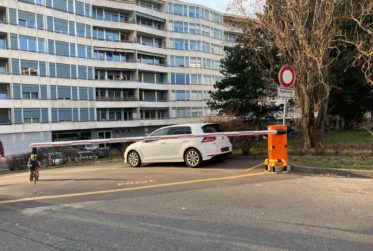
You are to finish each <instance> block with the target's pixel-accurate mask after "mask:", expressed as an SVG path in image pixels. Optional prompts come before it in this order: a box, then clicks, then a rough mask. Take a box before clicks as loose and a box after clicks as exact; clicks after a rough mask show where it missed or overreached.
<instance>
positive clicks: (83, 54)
mask: <svg viewBox="0 0 373 251" xmlns="http://www.w3.org/2000/svg"><path fill="white" fill-rule="evenodd" d="M78 57H80V58H86V47H85V46H84V45H80V44H78Z"/></svg>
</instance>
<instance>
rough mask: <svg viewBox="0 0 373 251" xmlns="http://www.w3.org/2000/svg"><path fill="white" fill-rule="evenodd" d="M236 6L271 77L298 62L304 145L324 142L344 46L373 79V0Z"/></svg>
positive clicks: (278, 0)
mask: <svg viewBox="0 0 373 251" xmlns="http://www.w3.org/2000/svg"><path fill="white" fill-rule="evenodd" d="M231 10H233V11H235V12H236V13H238V14H239V15H241V16H242V15H243V16H245V17H246V18H247V22H245V25H244V34H245V38H246V40H247V43H248V44H249V46H253V48H255V50H256V51H257V55H256V57H255V58H253V60H254V61H255V63H256V64H257V65H258V67H261V69H262V70H263V71H265V72H266V73H267V74H266V75H267V78H268V82H269V83H273V78H274V76H276V73H277V72H278V70H279V67H280V66H281V65H285V64H288V65H292V66H294V67H295V69H296V72H297V82H296V86H295V93H296V100H295V101H296V105H297V106H298V107H299V108H300V110H301V114H302V118H301V119H300V121H299V127H300V129H301V131H302V135H303V142H304V146H305V147H321V146H322V144H323V138H324V132H325V125H326V120H327V108H328V99H329V95H330V91H331V89H332V88H333V86H332V85H331V84H330V83H329V77H330V76H329V75H330V72H329V66H330V65H331V63H332V62H333V60H335V59H336V58H337V55H338V51H339V48H340V46H342V45H346V46H353V47H354V49H355V51H356V55H355V60H354V63H355V64H358V65H361V66H362V67H361V70H362V71H363V72H364V74H365V77H366V79H367V81H368V82H369V83H371V84H373V78H372V77H373V61H372V60H373V33H372V32H373V18H372V16H373V1H372V0H361V1H355V0H267V1H264V0H263V1H260V0H256V1H255V0H233V2H232V5H231ZM345 23H348V24H349V27H350V28H349V29H348V30H346V29H344V24H345ZM351 27H354V28H353V29H351ZM341 70H344V69H341Z"/></svg>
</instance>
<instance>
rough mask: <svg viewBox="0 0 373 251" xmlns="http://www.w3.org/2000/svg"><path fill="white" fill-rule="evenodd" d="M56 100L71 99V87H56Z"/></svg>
mask: <svg viewBox="0 0 373 251" xmlns="http://www.w3.org/2000/svg"><path fill="white" fill-rule="evenodd" d="M57 98H58V99H67V100H69V99H71V87H70V86H58V97H57Z"/></svg>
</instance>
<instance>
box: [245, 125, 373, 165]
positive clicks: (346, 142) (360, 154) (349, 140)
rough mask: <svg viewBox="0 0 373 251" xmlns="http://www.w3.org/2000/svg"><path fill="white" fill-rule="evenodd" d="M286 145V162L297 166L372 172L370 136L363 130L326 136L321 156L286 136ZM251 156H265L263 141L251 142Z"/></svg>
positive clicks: (371, 138)
mask: <svg viewBox="0 0 373 251" xmlns="http://www.w3.org/2000/svg"><path fill="white" fill-rule="evenodd" d="M288 146H289V158H290V161H291V162H293V163H297V164H300V165H305V166H314V167H329V168H349V169H368V170H373V137H372V136H371V135H370V134H369V133H368V132H367V131H362V130H359V131H343V132H329V133H327V135H326V138H325V149H324V152H323V153H322V154H316V153H315V151H314V150H313V149H301V139H300V138H299V137H297V136H296V137H289V140H288ZM251 153H252V154H262V155H266V154H267V141H266V140H263V139H262V140H258V141H255V142H254V143H253V148H252V150H251Z"/></svg>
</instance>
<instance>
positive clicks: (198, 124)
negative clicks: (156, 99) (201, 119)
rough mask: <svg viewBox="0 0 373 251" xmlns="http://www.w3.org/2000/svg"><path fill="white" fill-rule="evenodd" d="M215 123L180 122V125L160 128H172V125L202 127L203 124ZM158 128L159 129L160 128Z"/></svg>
mask: <svg viewBox="0 0 373 251" xmlns="http://www.w3.org/2000/svg"><path fill="white" fill-rule="evenodd" d="M216 124H217V123H191V124H180V125H170V126H164V127H161V128H172V127H183V126H190V127H202V126H205V125H216ZM161 128H159V129H161Z"/></svg>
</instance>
